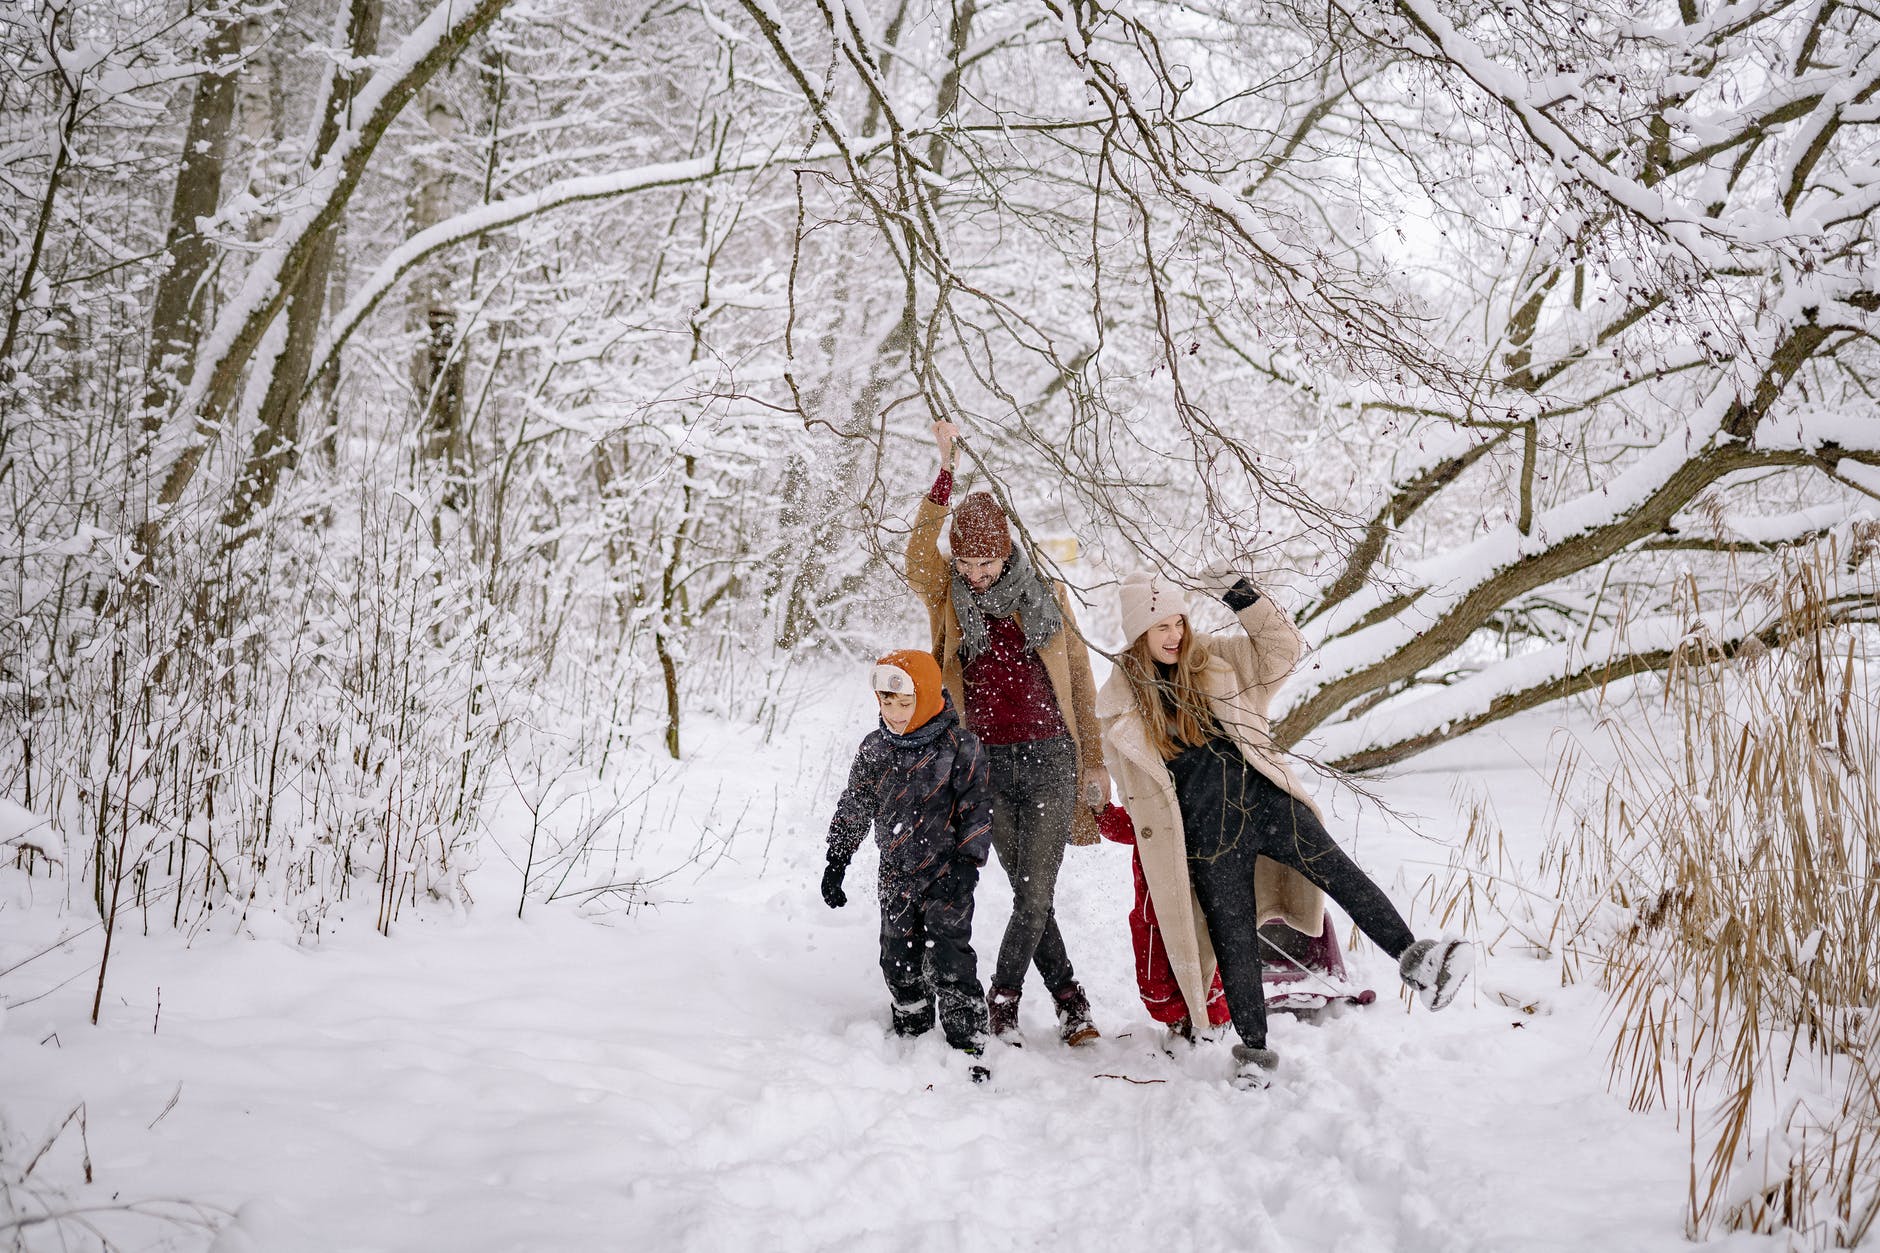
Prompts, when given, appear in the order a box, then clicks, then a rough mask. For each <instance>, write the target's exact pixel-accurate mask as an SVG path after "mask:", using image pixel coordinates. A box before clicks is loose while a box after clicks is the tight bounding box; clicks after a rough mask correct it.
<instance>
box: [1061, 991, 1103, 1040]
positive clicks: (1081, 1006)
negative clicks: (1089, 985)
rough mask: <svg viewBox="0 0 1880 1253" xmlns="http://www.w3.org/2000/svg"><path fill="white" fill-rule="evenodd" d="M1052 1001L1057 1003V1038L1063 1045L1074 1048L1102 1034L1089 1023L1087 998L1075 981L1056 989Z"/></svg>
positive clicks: (1088, 1002) (1094, 1025)
mask: <svg viewBox="0 0 1880 1253" xmlns="http://www.w3.org/2000/svg"><path fill="white" fill-rule="evenodd" d="M1053 999H1055V1000H1056V1001H1057V1020H1058V1038H1059V1039H1060V1040H1063V1041H1064V1043H1066V1044H1068V1045H1070V1046H1072V1047H1073V1048H1075V1047H1076V1046H1077V1045H1079V1044H1088V1043H1090V1042H1091V1041H1092V1040H1094V1039H1096V1038H1097V1037H1098V1036H1099V1035H1101V1034H1103V1033H1102V1032H1100V1031H1098V1030H1097V1027H1096V1024H1095V1023H1093V1022H1091V1021H1090V1001H1089V998H1087V997H1085V996H1084V990H1083V988H1081V987H1079V986H1078V985H1077V983H1076V982H1075V981H1072V982H1071V983H1069V984H1067V985H1066V986H1064V987H1062V988H1060V989H1058V991H1057V995H1056V996H1055V997H1054V998H1053Z"/></svg>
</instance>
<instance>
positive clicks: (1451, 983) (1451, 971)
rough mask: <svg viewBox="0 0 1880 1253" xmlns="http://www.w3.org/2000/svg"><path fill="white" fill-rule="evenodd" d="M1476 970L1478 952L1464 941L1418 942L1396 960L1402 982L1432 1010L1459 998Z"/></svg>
mask: <svg viewBox="0 0 1880 1253" xmlns="http://www.w3.org/2000/svg"><path fill="white" fill-rule="evenodd" d="M1474 968H1475V950H1474V949H1472V948H1470V947H1469V946H1468V945H1467V944H1466V943H1464V942H1463V941H1461V940H1418V941H1416V942H1415V943H1414V944H1412V945H1411V946H1410V947H1409V948H1407V949H1405V950H1404V951H1403V956H1402V957H1400V958H1398V959H1397V970H1398V973H1400V974H1401V975H1402V976H1403V981H1404V983H1405V985H1406V986H1408V987H1409V988H1410V989H1411V990H1412V991H1414V992H1415V993H1416V994H1417V995H1418V996H1419V997H1421V998H1423V1003H1424V1004H1425V1005H1427V1006H1429V1007H1430V1008H1431V1009H1441V1008H1442V1007H1443V1006H1445V1005H1447V1004H1449V1002H1451V1001H1453V1000H1455V999H1456V993H1457V992H1459V991H1461V990H1462V981H1463V980H1464V979H1467V978H1468V977H1469V971H1470V970H1472V969H1474Z"/></svg>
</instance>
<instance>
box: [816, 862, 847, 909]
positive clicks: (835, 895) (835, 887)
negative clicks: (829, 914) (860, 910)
mask: <svg viewBox="0 0 1880 1253" xmlns="http://www.w3.org/2000/svg"><path fill="white" fill-rule="evenodd" d="M848 868H849V863H847V862H846V861H835V860H833V859H832V860H831V861H830V862H829V867H828V869H826V870H824V871H823V881H822V896H823V904H825V905H827V906H828V907H829V908H831V909H841V908H842V907H843V906H844V905H846V904H848V903H849V894H848V893H847V892H844V891H843V890H842V876H843V874H844V873H846V872H847V870H848Z"/></svg>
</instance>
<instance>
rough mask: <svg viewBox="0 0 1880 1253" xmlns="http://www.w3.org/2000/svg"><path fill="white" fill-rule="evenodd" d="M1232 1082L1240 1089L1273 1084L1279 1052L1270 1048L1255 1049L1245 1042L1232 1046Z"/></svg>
mask: <svg viewBox="0 0 1880 1253" xmlns="http://www.w3.org/2000/svg"><path fill="white" fill-rule="evenodd" d="M1234 1066H1235V1069H1234V1078H1233V1084H1234V1086H1235V1087H1237V1088H1239V1089H1241V1090H1242V1091H1248V1092H1251V1091H1255V1090H1257V1089H1260V1088H1270V1087H1272V1086H1273V1072H1274V1071H1275V1070H1278V1069H1279V1054H1278V1053H1275V1052H1274V1051H1273V1050H1272V1049H1256V1048H1251V1047H1249V1046H1248V1045H1245V1044H1236V1045H1235V1046H1234Z"/></svg>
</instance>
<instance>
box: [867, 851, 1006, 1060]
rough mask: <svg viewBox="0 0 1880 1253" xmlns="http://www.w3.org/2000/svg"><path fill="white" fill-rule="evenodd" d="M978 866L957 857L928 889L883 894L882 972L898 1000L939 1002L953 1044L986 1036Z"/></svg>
mask: <svg viewBox="0 0 1880 1253" xmlns="http://www.w3.org/2000/svg"><path fill="white" fill-rule="evenodd" d="M978 883H979V867H977V866H975V865H973V864H972V863H971V862H954V863H953V865H952V866H951V867H950V868H949V869H948V870H947V872H946V873H945V874H943V875H941V876H940V878H939V879H938V880H936V881H935V882H934V883H933V885H932V886H931V887H929V888H928V889H927V890H926V891H924V892H914V893H910V892H902V891H894V890H889V891H886V892H883V893H882V899H881V974H882V977H883V978H885V979H886V980H887V981H888V991H889V992H890V993H891V994H892V995H893V996H894V999H895V1001H896V1003H897V1004H899V1005H902V1006H905V1007H908V1008H910V1009H911V1008H912V1007H914V1006H918V1005H924V1004H927V1003H928V998H929V996H930V995H931V997H932V999H933V1000H935V1001H938V1002H939V1009H940V1025H941V1027H943V1028H944V1029H945V1031H946V1035H947V1043H948V1044H951V1045H952V1046H953V1047H954V1048H961V1049H963V1048H974V1047H977V1046H978V1045H980V1044H982V1043H983V1042H984V1041H985V1035H986V993H985V989H984V988H982V987H980V985H979V967H978V961H977V959H976V958H975V957H974V956H973V889H974V887H976V886H977V885H978Z"/></svg>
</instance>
